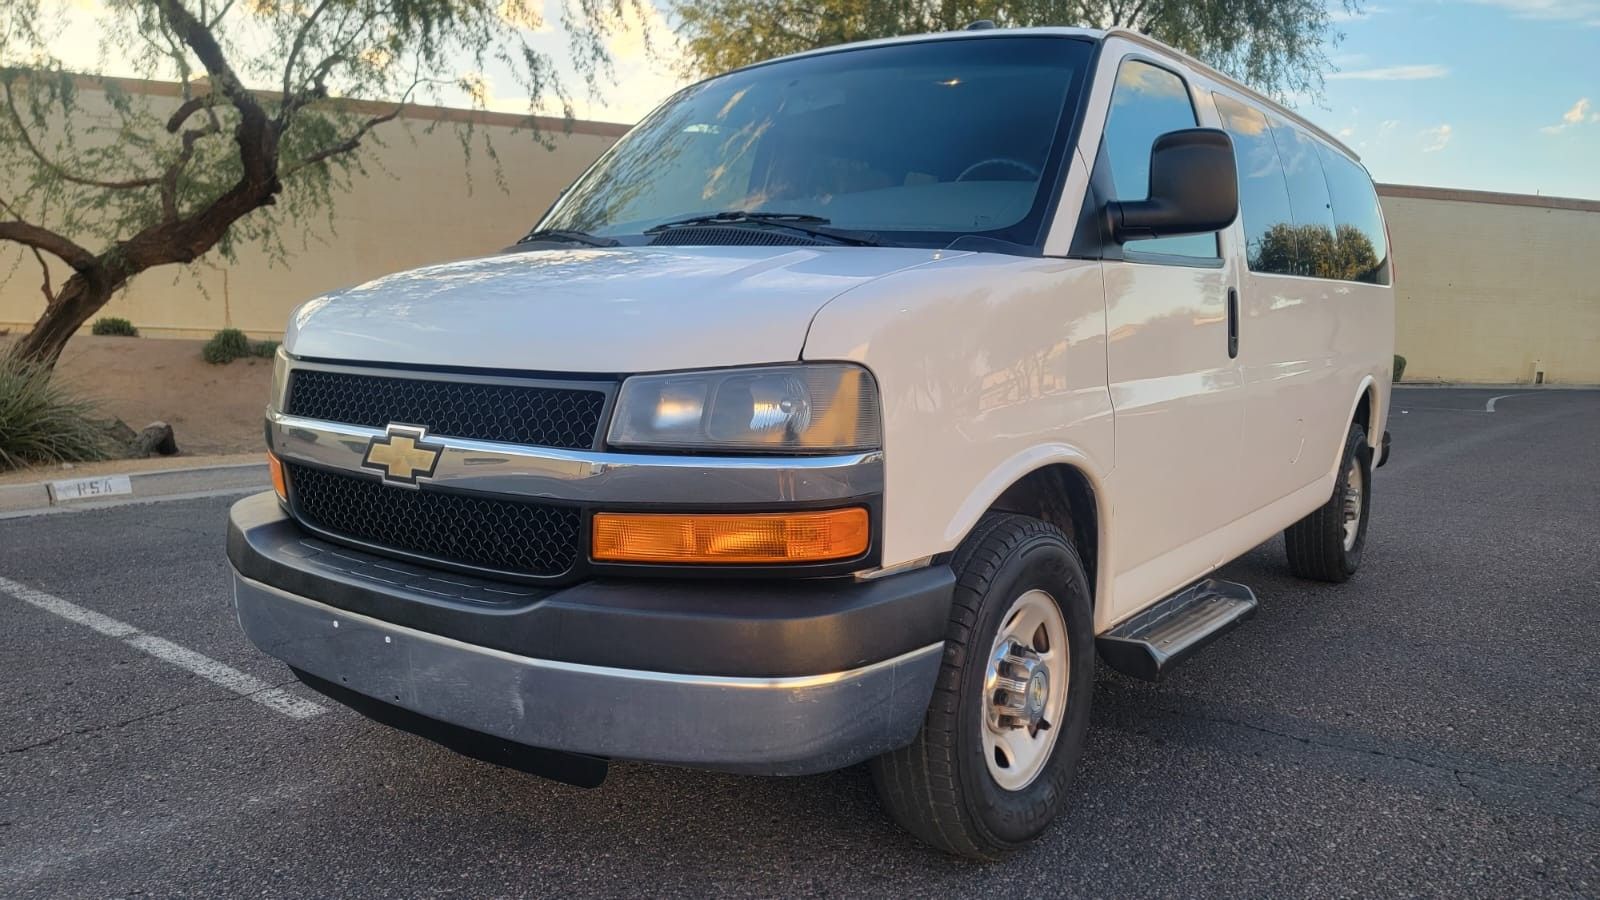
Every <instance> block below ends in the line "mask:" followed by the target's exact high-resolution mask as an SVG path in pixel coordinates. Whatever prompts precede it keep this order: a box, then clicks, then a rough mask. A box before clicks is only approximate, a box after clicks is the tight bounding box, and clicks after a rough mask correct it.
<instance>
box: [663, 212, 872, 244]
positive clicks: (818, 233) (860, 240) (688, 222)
mask: <svg viewBox="0 0 1600 900" xmlns="http://www.w3.org/2000/svg"><path fill="white" fill-rule="evenodd" d="M827 224H829V220H827V219H825V218H823V217H822V216H813V215H810V214H809V213H781V212H749V211H746V210H742V209H733V210H728V211H726V212H719V213H710V214H708V215H703V216H692V217H690V218H687V219H678V220H676V221H673V222H663V223H661V224H660V225H653V226H651V227H649V228H646V229H645V230H644V233H645V234H660V233H661V232H663V231H671V230H672V229H674V228H694V227H695V226H699V225H758V226H763V227H769V228H786V229H788V230H790V231H798V232H800V233H802V234H807V235H810V236H811V237H819V238H823V239H824V240H830V241H838V242H839V243H842V244H857V245H859V246H863V247H876V246H879V245H880V244H881V243H882V242H881V241H879V240H878V237H877V235H874V234H867V233H865V232H859V231H846V230H844V229H840V228H825V227H819V226H825V225H827Z"/></svg>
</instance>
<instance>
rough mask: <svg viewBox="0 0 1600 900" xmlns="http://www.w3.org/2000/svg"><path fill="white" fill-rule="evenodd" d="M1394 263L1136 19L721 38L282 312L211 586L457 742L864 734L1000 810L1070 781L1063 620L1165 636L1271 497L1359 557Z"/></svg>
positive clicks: (1087, 684)
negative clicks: (815, 43) (221, 562)
mask: <svg viewBox="0 0 1600 900" xmlns="http://www.w3.org/2000/svg"><path fill="white" fill-rule="evenodd" d="M1390 268H1391V267H1390V262H1389V252H1388V241H1387V239H1386V235H1385V229H1384V224H1383V220H1382V216H1381V213H1380V211H1379V207H1378V201H1377V198H1376V196H1375V193H1374V191H1373V186H1372V182H1371V180H1370V179H1369V178H1368V176H1367V173H1366V172H1365V170H1364V169H1363V168H1362V166H1361V164H1360V163H1359V162H1358V161H1357V160H1356V157H1355V155H1354V154H1353V153H1351V152H1350V150H1349V149H1348V148H1346V147H1344V146H1342V145H1341V144H1340V143H1339V142H1338V141H1337V140H1336V139H1334V138H1333V137H1331V136H1329V135H1328V134H1326V133H1324V132H1323V131H1321V130H1319V129H1318V128H1316V127H1315V126H1313V125H1311V124H1309V123H1307V122H1306V121H1304V120H1303V119H1301V118H1299V117H1298V116H1296V115H1294V114H1293V113H1291V112H1289V111H1288V110H1286V109H1284V108H1282V107H1280V106H1278V105H1277V104H1275V103H1273V102H1271V101H1270V100H1268V99H1266V98H1264V97H1262V96H1260V95H1258V94H1256V93H1254V92H1252V91H1250V90H1249V89H1247V88H1245V87H1243V86H1241V85H1240V84H1238V83H1237V82H1234V81H1232V80H1230V79H1228V78H1227V77H1225V76H1223V75H1221V74H1219V73H1218V72H1216V71H1214V70H1212V69H1211V68H1208V67H1206V66H1205V65H1202V64H1200V63H1198V62H1196V61H1194V60H1192V59H1189V58H1187V57H1185V56H1183V55H1181V54H1179V53H1177V52H1174V51H1173V50H1171V49H1169V48H1167V47H1165V46H1163V45H1161V44H1158V43H1155V42H1153V41H1151V40H1149V39H1147V38H1145V37H1141V36H1139V35H1137V34H1132V33H1128V32H1123V31H1111V32H1096V31H1082V30H1070V29H1038V30H1016V31H1009V30H1008V31H1001V30H968V31H964V32H960V33H954V34H940V35H931V36H921V37H913V38H904V39H895V40H887V41H877V42H871V43H864V44H857V45H853V46H845V47H837V48H832V49H828V50H822V51H817V52H812V53H806V54H802V55H798V56H792V57H788V58H784V59H779V60H774V61H772V62H768V63H763V64H761V65H756V66H752V67H749V68H746V69H741V70H738V71H735V72H732V73H729V74H727V75H723V76H720V77H717V78H712V79H710V80H707V81H704V82H701V83H699V84H696V85H694V86H692V87H689V88H686V89H685V90H683V91H681V92H679V93H678V94H677V95H676V96H674V97H672V98H671V99H670V100H668V101H667V102H666V103H665V104H664V105H663V106H661V107H660V108H659V109H657V110H656V111H655V112H653V113H651V114H650V115H649V116H648V117H646V118H645V119H644V120H643V121H642V122H641V123H640V124H639V125H638V126H637V127H635V128H634V129H633V130H632V131H630V132H629V133H628V134H627V135H626V136H625V137H623V138H622V139H620V140H619V141H618V142H617V143H616V145H615V146H613V147H612V148H611V149H610V150H609V151H608V152H607V153H605V154H604V155H603V156H602V157H601V158H600V159H599V160H598V161H597V162H595V163H594V165H593V166H592V167H591V168H590V169H589V170H588V171H587V172H586V173H585V174H584V175H583V176H582V177H581V178H579V179H578V180H577V181H576V182H575V183H574V184H573V185H572V186H571V187H570V188H569V189H568V190H567V191H566V192H564V193H563V194H562V196H561V198H560V199H559V200H558V201H556V203H555V204H554V206H553V207H551V208H550V210H549V211H548V212H547V213H546V214H545V216H544V218H543V219H542V220H540V221H539V223H538V224H537V226H536V227H535V228H534V230H533V231H532V232H531V233H530V234H528V235H527V237H525V238H524V239H523V240H522V241H521V242H520V243H519V244H517V245H516V246H514V247H512V248H510V249H508V250H506V251H504V252H500V253H495V254H492V255H489V256H485V257H483V258H481V259H473V260H468V261H465V262H456V263H450V264H446V265H438V266H431V267H428V268H424V269H419V270H416V271H410V272H403V273H400V274H396V275H391V276H388V277H385V278H380V279H378V280H376V281H372V282H369V283H367V284H363V285H361V286H359V287H355V288H351V289H348V290H343V291H339V292H336V293H333V294H330V295H328V296H324V297H320V298H317V299H314V300H311V301H310V302H308V303H306V304H305V305H303V306H301V307H300V308H299V309H298V310H296V311H295V313H294V314H293V317H292V320H291V322H290V323H289V328H288V332H287V336H286V338H285V341H284V345H283V349H282V351H281V352H280V353H279V355H278V358H277V369H276V376H275V379H274V383H273V391H272V397H271V401H270V405H269V407H268V410H267V419H266V437H267V441H268V443H269V445H270V451H271V455H270V461H271V465H272V471H273V475H274V486H275V490H274V491H273V492H269V493H264V494H261V495H259V496H255V497H251V498H248V499H245V500H243V501H241V502H240V503H238V504H237V505H236V506H235V507H234V508H233V510H232V513H231V520H232V521H231V528H230V532H229V539H228V555H229V558H230V560H231V562H232V564H233V567H234V570H235V575H236V577H235V581H234V589H235V602H236V605H237V609H238V616H239V621H240V624H241V625H242V626H243V628H244V630H245V632H246V633H247V634H248V635H249V637H250V639H251V640H252V641H253V642H254V643H255V644H256V645H257V646H258V647H260V648H261V649H262V650H263V651H265V652H267V653H269V654H271V655H273V656H275V657H277V658H279V659H281V660H282V661H284V662H285V663H287V664H288V665H289V666H290V667H291V668H292V669H293V670H294V672H295V673H296V674H297V675H298V676H299V677H300V678H301V679H302V680H303V681H304V682H305V683H306V684H307V685H309V686H311V687H312V688H314V689H316V690H318V691H321V692H322V693H324V694H326V695H328V696H330V697H332V698H334V699H336V700H339V701H341V702H344V703H347V704H349V705H350V706H353V707H355V708H356V709H359V710H361V711H362V712H364V713H366V714H367V715H369V716H372V717H373V718H376V719H378V720H380V721H383V722H387V723H390V724H393V725H395V726H398V727H400V728H404V729H408V730H411V731H414V732H417V733H421V734H424V735H426V736H428V737H430V738H432V739H434V740H437V741H439V742H441V743H443V744H445V745H446V746H449V747H452V748H454V749H457V750H459V751H461V752H463V753H467V754H470V755H472V756H475V757H479V758H483V759H488V760H493V761H495V762H498V763H501V764H503V765H507V766H512V767H516V768H520V769H523V770H525V771H532V772H538V773H541V774H546V775H551V776H553V777H557V778H562V779H564V780H567V781H569V782H573V783H579V784H591V785H592V784H597V783H598V782H599V780H600V779H601V778H602V777H603V775H604V769H605V765H606V760H609V759H623V760H644V761H651V762H657V763H666V764H672V765H681V766H696V767H704V768H710V769H719V770H726V771H732V772H745V773H753V774H768V775H785V774H802V773H813V772H821V771H826V770H831V769H837V768H840V767H843V766H849V765H852V764H854V763H859V762H867V763H868V764H869V765H870V767H871V770H872V773H873V777H874V779H875V782H876V784H877V786H878V789H879V792H880V794H881V796H882V798H883V803H884V804H885V806H886V808H887V809H888V811H889V812H890V813H891V814H892V815H893V817H894V818H895V819H896V820H897V821H899V822H900V823H901V824H902V825H903V826H904V827H905V828H907V829H909V830H910V831H911V832H913V833H914V834H916V835H918V836H919V837H921V838H922V839H924V840H926V841H928V842H929V843H931V844H934V845H936V846H938V847H941V848H943V849H945V850H947V851H951V852H954V853H959V854H965V855H969V856H975V857H994V856H997V855H1000V854H1003V853H1004V852H1005V851H1007V850H1009V849H1012V848H1016V847H1018V846H1021V845H1023V844H1024V843H1026V842H1027V841H1028V840H1029V839H1031V838H1033V837H1034V836H1036V835H1038V834H1039V833H1040V832H1041V830H1043V829H1044V828H1045V827H1046V826H1047V825H1048V824H1049V822H1050V821H1051V820H1052V819H1054V818H1055V817H1056V816H1057V815H1058V814H1059V813H1061V812H1062V811H1063V810H1064V809H1065V808H1066V807H1067V806H1068V805H1069V800H1070V796H1071V795H1070V794H1069V792H1068V786H1069V783H1070V782H1071V779H1072V775H1073V770H1074V769H1075V768H1076V766H1077V763H1078V758H1079V756H1080V754H1081V753H1082V750H1083V746H1084V734H1085V729H1086V728H1087V727H1088V725H1089V718H1090V715H1089V706H1090V701H1091V699H1092V697H1093V680H1094V677H1095V664H1094V663H1095V655H1096V654H1097V653H1098V655H1099V656H1100V657H1101V658H1103V659H1104V660H1105V661H1106V662H1107V663H1108V664H1109V665H1111V666H1113V667H1115V668H1116V669H1119V670H1121V671H1123V672H1126V673H1129V674H1131V675H1134V676H1138V677H1140V678H1148V679H1156V678H1160V677H1162V676H1163V675H1165V674H1167V673H1168V672H1169V670H1170V669H1171V668H1172V667H1173V666H1174V665H1175V664H1177V663H1178V662H1180V661H1181V660H1182V659H1183V658H1184V657H1185V656H1186V655H1188V654H1189V653H1191V652H1192V651H1194V650H1195V649H1196V648H1198V647H1200V646H1201V645H1203V644H1205V643H1207V642H1208V641H1210V640H1212V639H1213V638H1215V637H1217V636H1218V635H1220V634H1222V633H1223V632H1225V631H1226V630H1228V629H1229V628H1230V627H1232V626H1234V625H1236V624H1237V623H1239V622H1240V620H1242V619H1244V618H1245V617H1246V616H1248V615H1249V614H1250V613H1251V612H1252V611H1253V610H1254V608H1255V606H1256V598H1255V597H1254V596H1253V594H1252V593H1251V591H1250V589H1249V588H1247V587H1245V586H1243V585H1239V584H1233V583H1229V582H1226V581H1223V580H1219V579H1217V578H1214V577H1212V573H1213V572H1214V571H1215V570H1216V569H1217V568H1218V567H1220V566H1222V565H1223V564H1225V563H1227V562H1228V561H1229V560H1231V559H1233V558H1235V557H1237V556H1239V555H1240V554H1242V553H1244V552H1246V551H1248V550H1250V549H1251V548H1253V547H1255V546H1257V545H1258V544H1260V543H1262V542H1263V541H1266V540H1267V539H1269V538H1271V537H1272V536H1273V535H1275V534H1277V533H1278V532H1280V531H1282V532H1283V533H1284V537H1285V544H1286V546H1287V549H1288V566H1289V569H1290V570H1291V571H1292V572H1294V573H1296V574H1298V575H1301V576H1304V577H1307V578H1312V579H1318V580H1321V581H1328V582H1339V581H1344V580H1345V579H1347V578H1349V577H1350V576H1351V574H1352V573H1353V572H1355V571H1356V568H1357V567H1358V566H1359V565H1360V563H1361V557H1362V550H1363V546H1364V544H1365V543H1366V537H1367V522H1368V516H1369V511H1370V510H1371V504H1372V469H1373V467H1374V464H1375V462H1377V461H1378V459H1377V457H1378V456H1379V455H1380V454H1382V453H1383V452H1384V451H1385V450H1386V443H1387V442H1386V441H1385V440H1384V438H1383V435H1384V433H1385V432H1384V422H1385V416H1386V413H1387V411H1388V408H1389V383H1390V368H1391V360H1392V354H1393V343H1394V336H1393V330H1394V329H1393V324H1394V301H1393V292H1392V290H1391V288H1390Z"/></svg>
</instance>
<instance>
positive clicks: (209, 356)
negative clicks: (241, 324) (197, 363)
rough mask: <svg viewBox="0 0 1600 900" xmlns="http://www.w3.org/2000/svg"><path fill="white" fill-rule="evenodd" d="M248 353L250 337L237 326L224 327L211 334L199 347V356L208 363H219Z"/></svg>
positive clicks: (228, 361)
mask: <svg viewBox="0 0 1600 900" xmlns="http://www.w3.org/2000/svg"><path fill="white" fill-rule="evenodd" d="M249 355H250V339H249V338H247V337H245V336H244V332H242V331H240V330H239V329H237V328H224V329H222V330H221V331H219V332H217V333H216V334H214V335H212V336H211V340H209V341H206V345H205V346H204V347H201V348H200V356H201V357H202V358H204V359H205V361H206V362H208V363H214V364H217V365H221V364H222V363H231V362H233V361H234V360H236V359H243V358H245V357H246V356H249Z"/></svg>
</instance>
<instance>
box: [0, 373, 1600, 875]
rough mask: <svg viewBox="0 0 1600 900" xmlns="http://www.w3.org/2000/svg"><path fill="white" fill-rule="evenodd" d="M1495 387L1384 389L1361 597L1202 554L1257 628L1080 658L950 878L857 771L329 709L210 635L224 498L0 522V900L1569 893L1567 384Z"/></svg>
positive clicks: (1595, 656)
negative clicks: (589, 785)
mask: <svg viewBox="0 0 1600 900" xmlns="http://www.w3.org/2000/svg"><path fill="white" fill-rule="evenodd" d="M1504 394H1507V392H1506V391H1476V390H1441V389H1403V390H1398V391H1397V392H1396V403H1395V409H1394V412H1393V415H1392V416H1391V418H1390V429H1391V431H1392V433H1393V435H1394V456H1393V459H1392V461H1391V462H1390V464H1389V465H1388V466H1387V467H1385V468H1384V469H1382V470H1380V471H1379V472H1378V475H1377V477H1376V479H1375V482H1376V483H1375V491H1374V493H1375V501H1374V502H1375V507H1374V511H1373V516H1374V518H1373V520H1372V524H1371V530H1370V537H1369V543H1368V549H1367V558H1366V561H1365V566H1364V568H1363V570H1362V571H1361V573H1360V574H1359V575H1357V576H1356V578H1355V579H1354V580H1353V581H1351V582H1350V583H1349V584H1347V585H1344V586H1339V587H1333V586H1326V585H1312V584H1306V583H1302V582H1297V581H1295V580H1293V579H1291V578H1290V577H1289V576H1288V574H1287V572H1286V570H1285V566H1284V564H1283V561H1282V546H1281V542H1280V541H1272V542H1269V543H1267V544H1265V545H1263V546H1261V547H1259V548H1257V549H1256V550H1254V551H1252V552H1251V553H1250V554H1248V555H1247V556H1245V557H1244V558H1242V559H1240V560H1238V561H1236V562H1234V563H1233V564H1231V565H1230V566H1228V567H1227V568H1226V570H1224V573H1223V575H1224V577H1227V578H1231V579H1233V580H1237V581H1242V582H1244V583H1246V584H1249V585H1251V586H1252V587H1254V588H1255V590H1256V592H1257V594H1258V596H1259V597H1260V598H1261V601H1262V603H1261V610H1260V613H1259V614H1258V615H1257V616H1256V617H1255V618H1254V619H1253V620H1251V621H1250V622H1248V623H1247V624H1246V625H1244V626H1243V627H1242V628H1241V629H1239V630H1238V631H1236V632H1235V633H1233V634H1232V635H1230V636H1228V637H1227V638H1225V639H1223V640H1222V641H1221V642H1219V643H1218V644H1216V645H1214V646H1213V647H1211V648H1210V649H1208V650H1206V651H1205V652H1203V653H1202V654H1201V655H1199V656H1198V657H1196V658H1195V659H1194V660H1192V661H1191V662H1189V663H1188V664H1186V665H1185V666H1184V667H1183V668H1182V669H1180V670H1179V671H1178V672H1177V673H1176V674H1175V675H1174V676H1173V677H1172V678H1170V679H1169V680H1168V681H1167V682H1165V683H1164V684H1162V685H1160V686H1159V687H1157V686H1151V685H1147V684H1143V683H1140V682H1136V681H1131V680H1128V679H1126V678H1123V677H1121V676H1119V675H1116V674H1114V673H1111V672H1110V671H1109V670H1105V669H1102V671H1101V672H1100V674H1099V678H1098V682H1097V688H1096V693H1095V701H1094V702H1095V706H1094V711H1093V722H1094V725H1093V728H1092V729H1091V732H1090V738H1089V745H1088V748H1087V751H1086V754H1085V757H1084V762H1083V765H1082V767H1081V769H1080V774H1079V778H1078V781H1077V782H1076V785H1075V787H1074V799H1075V809H1074V810H1073V812H1072V814H1071V815H1070V816H1069V817H1068V818H1067V819H1066V820H1064V821H1062V822H1060V823H1058V824H1057V825H1056V826H1055V827H1054V828H1053V829H1052V830H1051V831H1050V832H1049V833H1048V834H1047V835H1046V836H1045V837H1044V839H1043V840H1042V841H1040V842H1039V844H1038V845H1037V846H1036V847H1034V848H1032V849H1030V850H1028V851H1025V852H1023V853H1020V854H1018V855H1016V856H1015V857H1013V858H1011V859H1009V860H1007V861H1004V862H1001V863H998V864H993V865H987V866H984V865H977V864H972V863H966V862H962V861H957V860H953V859H949V858H946V857H944V856H941V855H939V854H937V853H935V852H933V851H930V850H927V849H925V848H923V847H922V846H920V845H919V844H917V843H916V842H914V841H913V840H912V839H910V838H909V837H907V836H905V835H904V834H902V833H901V832H899V831H898V830H896V829H895V828H894V827H893V826H892V825H891V824H890V823H889V822H888V821H887V819H886V818H885V816H884V814H883V812H882V811H881V810H880V808H879V807H878V805H877V802H876V800H875V799H874V798H873V795H872V789H871V784H870V782H869V779H868V777H867V775H866V773H865V771H864V770H862V769H859V768H858V769H851V770H847V771H844V772H838V773H834V774H830V775H823V776H817V777H808V778H796V779H755V778H742V777H734V776H724V775H717V774H708V773H702V772H691V771H682V770H676V769H670V768H663V767H656V766H646V765H631V764H618V765H614V766H613V767H612V770H611V776H610V778H609V780H608V781H607V782H606V784H605V785H603V786H602V787H601V788H599V789H597V790H593V791H583V790H579V789H576V788H569V787H566V786H562V785H558V784H554V783H551V782H546V781H542V780H539V779H536V778H532V777H529V776H524V775H520V774H517V773H514V772H510V771H506V770H502V769H498V768H495V767H492V766H489V765H486V764H483V763H479V762H475V761H472V760H468V759H464V758H461V757H458V756H455V755H453V754H451V753H450V752H448V751H445V750H443V749H440V748H438V747H436V746H434V745H431V744H429V743H427V742H425V741H423V740H421V739H418V738H415V737H411V736H409V735H404V734H400V733H397V732H393V731H389V730H387V729H385V728H383V727H381V726H378V725H375V724H372V723H370V722H368V721H366V720H364V719H362V718H361V717H359V716H358V715H356V714H354V713H351V712H349V711H346V710H344V709H342V708H338V707H335V706H333V705H332V704H330V703H329V702H328V701H326V700H323V699H321V698H319V697H316V695H314V694H311V693H309V692H307V691H306V690H305V689H304V688H302V687H300V686H299V685H298V684H295V683H294V682H293V681H292V679H291V678H290V676H289V673H288V672H287V670H285V669H284V668H282V667H281V666H280V665H278V664H277V663H276V662H275V661H273V660H271V659H269V658H268V657H266V656H264V655H261V654H259V653H257V652H256V651H254V650H253V649H252V648H251V647H250V646H248V645H247V643H246V642H245V640H244V638H243V636H242V635H241V634H240V632H239V630H238V627H237V625H236V623H235V622H234V619H233V613H232V611H231V609H230V606H229V588H228V573H227V564H226V561H225V559H224V557H223V549H222V542H223V527H224V520H225V514H226V510H227V506H228V504H229V502H230V501H229V500H227V499H224V498H213V499H202V500H184V501H172V502H165V503H157V504H147V505H136V506H123V507H117V508H111V509H103V510H96V511H79V512H70V513H60V514H53V515H45V516H37V517H32V518H13V519H8V520H0V588H7V590H0V624H3V626H4V627H0V895H3V896H7V897H34V896H38V897H46V896H48V897H98V896H129V895H135V894H147V895H156V896H184V895H188V896H220V895H230V896H231V895H245V896H293V897H303V896H342V897H357V896H394V895H420V894H456V895H463V896H470V897H487V896H507V895H546V896H548V895H556V894H561V895H574V896H580V895H581V896H590V895H594V896H618V895H651V896H661V895H692V896H709V895H760V896H796V895H876V896H898V895H918V896H936V895H958V896H966V895H976V894H979V893H993V894H997V895H998V894H1006V895H1013V896H1027V895H1050V896H1062V895H1092V896H1116V897H1134V896H1184V897H1192V896H1205V895H1210V896H1215V895H1231V896H1237V895H1248V896H1311V897H1329V896H1347V895H1360V896H1370V895H1395V894H1407V895H1436V896H1438V895H1448V896H1488V897H1505V896H1590V897H1593V896H1597V895H1600V716H1597V712H1600V599H1597V598H1600V392H1592V391H1539V392H1534V391H1521V392H1513V393H1510V394H1509V396H1499V395H1504ZM1495 397H1498V399H1496V401H1495V403H1494V411H1493V412H1490V411H1488V410H1487V409H1486V406H1487V405H1488V401H1489V400H1490V398H1495ZM8 586H9V587H8ZM29 591H32V592H35V593H32V594H30V593H28V592H29ZM37 592H43V595H48V597H51V598H59V600H62V601H66V602H67V603H68V604H72V606H71V607H61V606H57V607H56V608H55V609H54V611H51V610H50V609H47V608H43V607H42V606H41V604H43V606H44V607H48V606H49V605H50V604H49V602H48V601H47V600H41V599H40V597H41V594H40V593H37ZM23 596H29V597H32V598H33V601H32V602H24V600H23V599H21V597H23ZM74 609H76V610H78V612H76V613H75V612H73V610H74ZM84 611H88V612H89V613H97V614H99V615H100V616H103V617H109V618H105V619H101V618H96V617H95V616H93V615H84V614H83V613H84ZM73 617H76V621H75V620H74V619H73ZM108 622H109V623H111V624H110V625H107V623H108ZM97 626H98V627H97ZM117 626H122V629H124V630H120V631H119V629H118V627H117ZM174 647H176V648H177V651H187V652H188V653H189V654H190V656H188V657H185V656H183V655H182V653H179V652H177V651H174V650H173V649H172V648H174ZM162 648H165V652H160V653H158V652H155V651H156V650H161V649H162ZM193 654H202V655H203V657H204V658H206V660H207V661H215V662H216V663H219V664H221V666H222V667H226V671H223V670H221V669H217V670H209V674H206V675H204V676H202V675H197V674H195V672H194V670H195V669H196V668H197V667H199V668H204V666H203V665H199V664H196V659H195V658H194V656H193ZM234 670H236V671H234ZM228 672H233V674H232V675H230V674H228ZM235 675H241V676H242V677H243V680H240V679H239V678H235V677H234V676H235ZM269 691H272V692H276V693H268V692H269ZM242 695H249V696H248V697H246V696H242ZM274 698H277V700H281V701H282V702H275V701H274ZM313 705H314V708H313ZM290 711H298V714H294V713H292V712H290Z"/></svg>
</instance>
